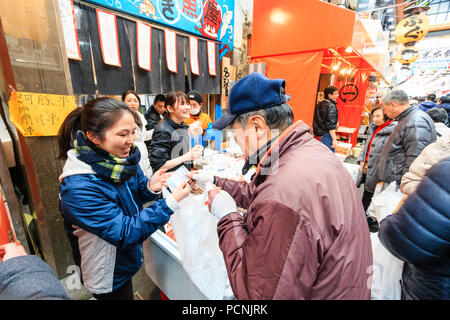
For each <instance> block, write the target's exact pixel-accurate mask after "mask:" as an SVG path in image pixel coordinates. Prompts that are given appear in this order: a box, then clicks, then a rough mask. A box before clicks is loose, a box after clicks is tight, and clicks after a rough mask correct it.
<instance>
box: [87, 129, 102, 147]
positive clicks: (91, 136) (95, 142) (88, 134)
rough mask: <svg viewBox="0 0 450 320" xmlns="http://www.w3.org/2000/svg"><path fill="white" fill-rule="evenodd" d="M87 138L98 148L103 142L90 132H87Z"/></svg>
mask: <svg viewBox="0 0 450 320" xmlns="http://www.w3.org/2000/svg"><path fill="white" fill-rule="evenodd" d="M86 137H87V138H88V139H89V140H90V141H91V142H92V143H93V144H95V145H96V146H98V145H99V144H100V142H101V141H100V138H99V136H97V135H95V134H93V133H92V132H90V131H88V132H86Z"/></svg>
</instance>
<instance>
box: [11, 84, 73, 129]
mask: <svg viewBox="0 0 450 320" xmlns="http://www.w3.org/2000/svg"><path fill="white" fill-rule="evenodd" d="M76 107H77V105H76V104H75V97H74V96H64V95H56V94H43V93H30V92H18V91H13V92H11V98H10V100H9V113H10V117H11V122H12V123H13V124H14V126H15V127H16V128H17V130H19V131H20V133H21V134H22V135H24V136H25V137H33V136H57V135H58V131H59V128H60V127H61V124H62V123H63V121H64V119H65V118H66V117H67V115H68V114H69V113H70V112H72V111H73V110H74V109H75V108H76Z"/></svg>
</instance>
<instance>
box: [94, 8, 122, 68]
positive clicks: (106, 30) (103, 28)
mask: <svg viewBox="0 0 450 320" xmlns="http://www.w3.org/2000/svg"><path fill="white" fill-rule="evenodd" d="M97 24H98V34H99V37H100V47H101V49H102V56H103V62H104V63H105V64H109V65H112V66H116V67H121V66H122V63H121V62H120V52H119V35H118V32H117V22H116V15H115V14H113V13H109V12H106V11H103V10H100V9H97Z"/></svg>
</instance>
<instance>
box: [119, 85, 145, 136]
mask: <svg viewBox="0 0 450 320" xmlns="http://www.w3.org/2000/svg"><path fill="white" fill-rule="evenodd" d="M129 94H133V95H134V96H135V97H136V98H137V99H138V101H139V105H141V98H139V96H138V94H137V93H136V92H135V91H133V90H128V91H125V92H124V93H122V101H123V102H125V99H126V98H127V95H129ZM131 111H133V110H131ZM134 121H136V125H137V126H138V127H139V129H141V130H142V121H141V118H140V117H139V116H138V115H137V114H135V117H134Z"/></svg>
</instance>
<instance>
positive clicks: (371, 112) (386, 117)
mask: <svg viewBox="0 0 450 320" xmlns="http://www.w3.org/2000/svg"><path fill="white" fill-rule="evenodd" d="M377 110H381V112H383V118H384V122H386V121H389V120H391V118H389V117H388V116H387V115H386V113H384V111H383V106H381V105H378V106H376V107H375V108H373V109H372V111H370V114H371V115H372V118H373V114H374V113H375V111H377Z"/></svg>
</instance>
